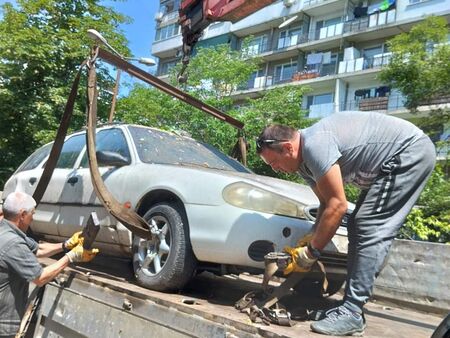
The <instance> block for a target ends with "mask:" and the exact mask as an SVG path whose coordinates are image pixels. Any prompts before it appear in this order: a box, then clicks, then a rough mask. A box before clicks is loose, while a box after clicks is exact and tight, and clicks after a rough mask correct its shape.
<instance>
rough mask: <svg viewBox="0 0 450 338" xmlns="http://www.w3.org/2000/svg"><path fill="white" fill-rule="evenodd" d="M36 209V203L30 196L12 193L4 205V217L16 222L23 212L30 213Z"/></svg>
mask: <svg viewBox="0 0 450 338" xmlns="http://www.w3.org/2000/svg"><path fill="white" fill-rule="evenodd" d="M35 207H36V201H35V200H34V199H33V197H31V196H30V195H28V194H26V193H23V192H20V191H15V192H12V193H10V194H9V195H8V196H7V197H6V199H5V202H4V203H3V215H4V217H5V218H6V219H7V220H9V221H12V220H15V219H16V218H17V217H18V216H19V215H20V214H21V213H22V212H24V211H25V212H26V213H30V212H31V211H32V210H33V209H34V208H35Z"/></svg>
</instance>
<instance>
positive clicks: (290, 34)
mask: <svg viewBox="0 0 450 338" xmlns="http://www.w3.org/2000/svg"><path fill="white" fill-rule="evenodd" d="M301 35H302V27H300V26H298V27H293V28H289V29H286V30H284V31H281V32H280V36H279V38H278V49H281V48H286V47H290V46H295V45H296V44H298V43H300V37H301Z"/></svg>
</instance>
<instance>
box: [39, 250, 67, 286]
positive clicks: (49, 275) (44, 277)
mask: <svg viewBox="0 0 450 338" xmlns="http://www.w3.org/2000/svg"><path fill="white" fill-rule="evenodd" d="M60 246H61V244H60ZM69 263H70V262H69V258H68V257H67V256H64V257H63V258H61V259H60V260H58V261H57V262H55V263H53V264H51V265H49V266H46V267H45V268H44V269H43V270H42V273H41V275H40V276H39V277H38V278H36V279H35V280H34V281H33V283H34V284H36V285H37V286H42V285H44V284H47V283H48V282H50V281H51V280H53V279H54V278H55V277H56V276H57V275H58V274H59V273H60V272H61V271H62V270H63V269H64V268H65V267H67V266H68V265H69Z"/></svg>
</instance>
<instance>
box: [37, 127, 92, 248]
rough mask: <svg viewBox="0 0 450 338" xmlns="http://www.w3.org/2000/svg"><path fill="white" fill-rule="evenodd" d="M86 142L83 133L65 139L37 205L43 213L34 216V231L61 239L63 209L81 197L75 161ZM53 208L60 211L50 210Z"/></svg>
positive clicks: (77, 159)
mask: <svg viewBox="0 0 450 338" xmlns="http://www.w3.org/2000/svg"><path fill="white" fill-rule="evenodd" d="M84 145H85V135H84V134H77V135H73V136H70V137H69V138H67V139H66V141H65V142H64V146H63V148H62V150H61V154H60V156H59V159H58V162H57V163H56V167H55V170H54V171H53V174H52V177H51V179H50V182H49V184H48V186H47V189H46V190H45V193H44V195H43V196H42V199H41V203H40V205H39V207H38V210H41V211H42V212H41V213H40V215H38V214H37V215H35V217H34V219H35V221H34V224H33V226H32V229H33V231H36V232H38V233H42V234H47V235H52V236H58V237H57V238H55V239H59V236H60V235H61V234H60V233H59V229H58V224H59V223H61V222H64V215H63V209H64V208H65V207H66V206H67V205H68V204H69V203H76V201H77V200H79V199H81V197H80V187H79V184H78V180H79V177H78V176H77V174H76V170H75V164H76V163H77V161H79V156H80V153H81V150H83V148H84ZM52 210H57V211H58V212H57V213H55V212H49V211H52Z"/></svg>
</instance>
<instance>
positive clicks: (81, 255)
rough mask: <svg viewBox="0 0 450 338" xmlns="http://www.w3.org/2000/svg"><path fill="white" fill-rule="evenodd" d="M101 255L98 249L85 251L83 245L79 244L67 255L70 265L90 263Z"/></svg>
mask: <svg viewBox="0 0 450 338" xmlns="http://www.w3.org/2000/svg"><path fill="white" fill-rule="evenodd" d="M98 253H99V250H98V249H91V250H88V249H84V248H83V244H78V245H77V246H76V247H75V248H73V249H72V250H70V251H69V252H68V253H66V256H67V257H68V258H69V261H70V263H82V262H90V261H91V260H93V259H94V257H95V256H96V255H97V254H98Z"/></svg>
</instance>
